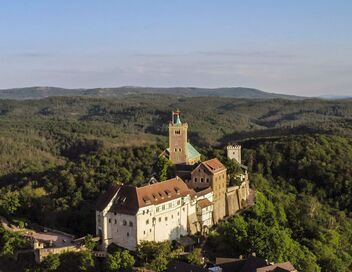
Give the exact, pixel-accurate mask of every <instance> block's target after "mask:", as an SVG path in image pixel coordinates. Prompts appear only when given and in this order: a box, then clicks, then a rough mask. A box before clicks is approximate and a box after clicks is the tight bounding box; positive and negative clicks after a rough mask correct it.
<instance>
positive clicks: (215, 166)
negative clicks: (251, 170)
mask: <svg viewBox="0 0 352 272" xmlns="http://www.w3.org/2000/svg"><path fill="white" fill-rule="evenodd" d="M202 164H203V165H204V166H205V167H206V168H207V169H208V170H209V171H210V172H212V173H215V172H218V171H222V170H224V169H226V167H225V166H224V165H223V164H222V163H221V162H220V161H219V160H218V159H217V158H214V159H211V160H208V161H204V162H202Z"/></svg>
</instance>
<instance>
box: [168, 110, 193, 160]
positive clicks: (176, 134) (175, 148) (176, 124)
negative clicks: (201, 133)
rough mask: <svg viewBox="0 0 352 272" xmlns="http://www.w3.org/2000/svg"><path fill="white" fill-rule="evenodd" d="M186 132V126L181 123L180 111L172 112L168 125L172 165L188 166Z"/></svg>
mask: <svg viewBox="0 0 352 272" xmlns="http://www.w3.org/2000/svg"><path fill="white" fill-rule="evenodd" d="M187 130H188V124H187V123H182V122H181V119H180V111H179V110H176V111H173V112H172V121H171V122H170V123H169V153H170V160H171V161H172V163H173V164H188V158H187V152H188V150H187V148H188V145H187Z"/></svg>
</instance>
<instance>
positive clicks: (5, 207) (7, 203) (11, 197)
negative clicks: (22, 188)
mask: <svg viewBox="0 0 352 272" xmlns="http://www.w3.org/2000/svg"><path fill="white" fill-rule="evenodd" d="M0 195H1V198H0V210H1V212H2V213H3V214H12V213H14V212H15V211H16V210H17V209H18V208H19V207H20V206H21V204H20V194H19V192H18V191H11V190H8V189H6V188H3V189H1V190H0Z"/></svg>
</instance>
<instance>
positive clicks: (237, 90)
mask: <svg viewBox="0 0 352 272" xmlns="http://www.w3.org/2000/svg"><path fill="white" fill-rule="evenodd" d="M144 93H146V94H174V95H180V96H189V97H197V96H218V97H231V98H247V99H273V98H281V99H289V100H298V99H304V98H305V97H301V96H293V95H285V94H276V93H268V92H263V91H260V90H257V89H252V88H244V87H230V88H214V89H210V88H188V87H173V88H149V87H129V86H128V87H118V88H95V89H63V88H56V87H27V88H16V89H4V90H0V99H18V100H25V99H41V98H45V97H51V96H88V97H119V96H123V95H131V94H144Z"/></svg>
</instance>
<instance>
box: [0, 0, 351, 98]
mask: <svg viewBox="0 0 352 272" xmlns="http://www.w3.org/2000/svg"><path fill="white" fill-rule="evenodd" d="M351 12H352V1H350V0H345V1H343V0H329V1H325V0H309V1H307V0H295V1H291V0H228V1H227V0H212V1H210V0H103V1H102V0H95V1H93V0H74V1H73V0H50V1H48V0H45V1H44V0H43V1H39V0H31V1H28V0H16V1H13V0H1V4H0V88H1V89H5V88H16V87H28V86H56V87H65V88H94V87H118V86H154V87H172V86H185V87H189V86H192V87H211V88H215V87H237V86H243V87H252V88H258V89H261V90H264V91H269V92H276V93H286V94H295V95H306V96H317V95H352V16H351Z"/></svg>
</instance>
